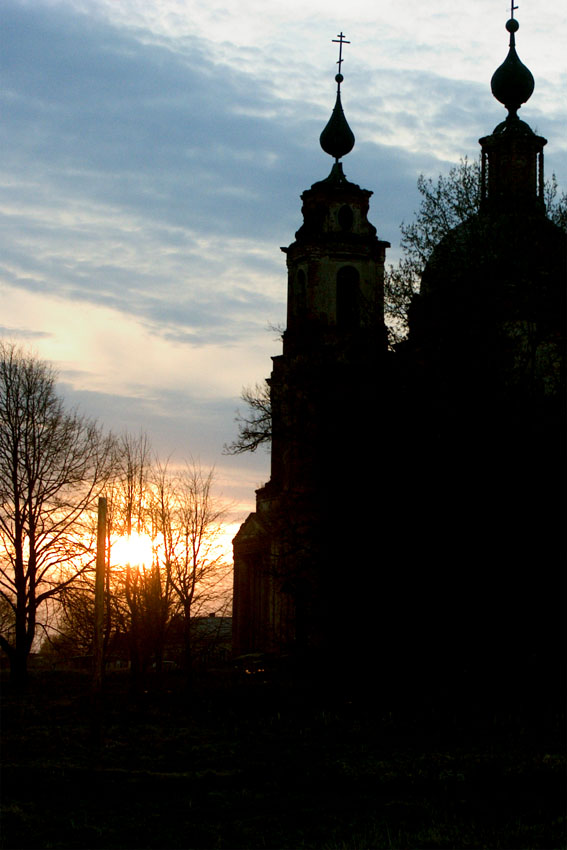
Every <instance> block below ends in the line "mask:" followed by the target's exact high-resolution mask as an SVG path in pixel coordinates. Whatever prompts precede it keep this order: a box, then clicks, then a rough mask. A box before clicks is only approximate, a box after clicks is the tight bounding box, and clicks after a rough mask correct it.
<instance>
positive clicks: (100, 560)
mask: <svg viewBox="0 0 567 850" xmlns="http://www.w3.org/2000/svg"><path fill="white" fill-rule="evenodd" d="M105 566H106V498H105V497H104V496H101V497H100V498H99V500H98V525H97V537H96V576H95V606H94V645H93V691H94V693H95V695H97V694H100V691H101V688H102V672H103V665H104V659H103V645H102V644H103V634H102V632H103V624H104V571H105Z"/></svg>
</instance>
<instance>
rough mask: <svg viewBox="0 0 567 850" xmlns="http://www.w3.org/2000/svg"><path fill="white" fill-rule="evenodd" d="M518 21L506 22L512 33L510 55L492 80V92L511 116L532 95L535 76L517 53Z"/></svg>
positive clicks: (512, 19) (513, 19)
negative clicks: (516, 35) (516, 34)
mask: <svg viewBox="0 0 567 850" xmlns="http://www.w3.org/2000/svg"><path fill="white" fill-rule="evenodd" d="M519 26H520V25H519V23H518V21H516V20H515V18H511V19H510V20H509V21H508V22H507V23H506V29H507V30H508V32H509V33H510V50H509V51H508V56H507V57H506V59H505V60H504V62H503V63H502V65H500V67H499V68H497V69H496V71H495V72H494V74H493V75H492V80H491V81H490V87H491V89H492V94H493V95H494V97H495V98H496V100H499V101H500V103H503V104H504V106H505V107H506V109H507V110H508V112H509V114H510V117H513V116H515V115H516V112H517V110H518V109H519V108H520V106H521V105H522V103H525V102H526V101H527V100H529V98H530V97H531V96H532V92H533V90H534V86H535V83H534V78H533V75H532V72H531V71H530V69H529V68H526V66H525V65H524V63H523V62H521V61H520V58H519V56H518V54H517V53H516V40H515V36H514V34H515V33H516V32H517V30H518V28H519Z"/></svg>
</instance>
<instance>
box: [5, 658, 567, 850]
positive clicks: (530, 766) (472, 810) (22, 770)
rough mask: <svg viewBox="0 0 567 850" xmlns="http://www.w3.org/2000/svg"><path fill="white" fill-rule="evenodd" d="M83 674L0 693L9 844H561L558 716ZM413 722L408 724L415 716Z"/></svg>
mask: <svg viewBox="0 0 567 850" xmlns="http://www.w3.org/2000/svg"><path fill="white" fill-rule="evenodd" d="M128 684H129V680H128V677H127V675H124V674H122V675H121V674H118V673H115V674H112V675H109V676H108V677H107V680H106V682H105V693H104V705H103V718H104V719H103V742H102V746H101V747H100V749H99V750H98V751H97V749H96V747H93V744H92V737H91V725H90V716H91V715H90V697H89V688H90V679H89V677H88V676H85V675H81V674H78V673H56V672H52V673H41V674H39V673H38V674H35V675H34V676H33V677H32V680H31V682H30V687H29V690H28V693H27V694H26V696H25V697H23V698H18V697H17V696H16V695H15V694H13V693H12V692H11V689H10V687H9V684H8V683H7V680H4V682H3V689H2V704H3V722H2V733H3V734H2V737H3V747H2V763H3V768H2V772H3V776H2V795H1V799H2V841H1V846H2V847H3V848H5V850H15V848H105V850H106V848H108V850H110V848H235V849H236V848H361V850H362V848H413V850H415V849H416V848H434V847H446V848H491V850H496V848H514V850H518V849H519V848H547V849H548V850H549V848H561V847H564V846H565V799H566V796H565V790H566V783H565V750H564V744H563V740H562V738H563V735H562V733H563V728H562V725H561V721H560V720H558V719H555V720H552V721H549V720H547V721H546V722H544V723H540V724H538V725H537V726H533V724H532V728H530V722H529V721H526V720H525V719H522V718H520V717H519V716H513V715H511V714H509V713H508V714H505V713H500V714H498V713H494V714H492V715H491V716H488V715H485V716H484V717H483V716H481V715H477V716H475V717H474V718H472V719H471V718H469V720H468V721H467V722H466V723H462V722H459V721H458V719H457V718H456V716H455V712H454V711H452V710H450V711H447V712H445V713H444V716H443V717H441V715H440V713H439V712H432V711H431V710H429V711H425V710H424V711H422V712H421V713H420V712H416V711H415V710H413V709H412V708H411V706H410V705H409V703H406V705H405V707H404V706H397V707H395V706H392V705H390V706H388V705H387V701H386V700H385V698H384V697H380V694H377V693H371V692H370V691H369V692H367V693H365V692H364V690H365V689H364V688H359V690H358V693H356V692H355V691H354V690H352V692H347V690H348V691H351V689H350V688H346V689H344V690H343V692H342V693H341V694H340V695H337V694H333V695H331V694H329V693H326V692H325V688H324V687H323V688H321V687H320V686H319V685H317V684H316V683H310V684H308V683H307V682H306V681H303V682H299V681H297V680H294V681H290V680H289V677H287V678H286V677H282V676H281V675H277V676H271V677H270V678H269V680H268V681H266V680H265V678H264V674H263V673H256V674H250V675H246V674H245V673H240V674H238V675H236V674H234V672H231V671H229V670H227V671H224V672H217V673H215V674H209V675H208V676H207V677H206V678H204V679H201V680H198V681H197V682H196V684H195V688H194V693H193V696H192V697H191V698H190V699H189V698H188V697H187V696H186V695H185V692H184V690H183V681H182V679H181V677H180V676H177V675H176V674H175V673H169V674H167V677H166V678H165V679H164V680H163V681H162V682H161V686H160V687H159V688H158V687H157V684H158V683H157V682H156V680H155V677H154V678H149V679H148V681H147V683H146V690H145V692H143V693H141V694H140V695H139V696H137V697H134V696H132V695H131V694H129V691H128ZM418 714H420V716H417V715H418Z"/></svg>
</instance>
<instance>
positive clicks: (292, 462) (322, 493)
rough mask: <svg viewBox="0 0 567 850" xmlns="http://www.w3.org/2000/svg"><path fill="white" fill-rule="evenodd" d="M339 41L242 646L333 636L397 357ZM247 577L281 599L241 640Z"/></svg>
mask: <svg viewBox="0 0 567 850" xmlns="http://www.w3.org/2000/svg"><path fill="white" fill-rule="evenodd" d="M336 41H337V43H338V44H339V60H338V63H337V64H338V65H339V73H337V75H336V77H335V81H336V83H337V92H336V101H335V106H334V109H333V112H332V114H331V117H330V119H329V121H328V123H327V125H326V127H325V128H324V130H323V132H322V133H321V136H320V144H321V147H322V148H323V150H324V151H325V152H326V153H327V154H329V155H330V156H331V157H332V158H333V159H334V163H333V165H332V168H331V171H330V174H329V175H328V177H326V178H325V179H324V180H320V181H319V182H317V183H314V184H313V185H312V186H311V188H310V189H307V190H306V191H304V192H303V194H302V195H301V200H302V202H303V206H302V214H303V223H302V225H301V227H300V228H299V230H298V231H297V232H296V234H295V241H294V242H292V244H291V245H289V247H287V248H282V249H281V250H282V251H283V252H284V253H285V255H286V260H287V271H288V284H287V326H286V330H285V332H284V334H283V351H282V354H281V355H279V356H276V357H274V358H272V359H273V370H272V374H271V377H270V379H269V384H270V398H271V406H272V453H271V477H270V481H269V482H268V484H266V486H265V487H263V488H262V489H261V490H259V491H257V510H256V513H255V514H252V515H251V516H250V517H249V518H248V520H247V521H246V523H245V524H244V525H243V526H242V528H241V530H240V532H239V534H238V535H237V537H236V538H235V540H234V553H235V602H234V606H235V621H236V628H235V640H236V643H237V651H242V652H244V651H251V650H254V649H259V648H260V649H263V648H266V641H267V642H268V644H269V640H270V639H269V638H268V637H267V636H268V635H269V634H271V635H272V637H273V643H274V645H278V646H279V647H282V646H286V645H287V646H288V647H289V646H293V645H295V646H298V645H300V644H301V645H302V647H307V648H309V647H314V646H320V645H322V644H325V643H326V642H327V635H326V632H327V626H328V623H329V622H330V621H331V620H332V618H333V611H334V606H335V604H336V603H337V600H336V599H334V598H333V597H334V590H333V587H334V588H338V587H339V583H338V582H334V580H333V571H334V570H335V568H336V569H339V568H342V567H343V566H344V557H345V556H346V553H347V550H349V552H350V554H349V557H351V558H352V557H353V543H352V539H351V535H350V533H346V532H345V533H344V534H343V535H342V536H337V534H336V529H337V522H339V513H341V515H342V517H341V520H342V522H343V523H344V527H345V528H348V529H351V528H352V522H354V504H355V502H356V504H357V505H358V502H357V500H356V499H355V500H354V501H353V500H352V494H353V493H354V492H357V491H358V490H359V489H361V490H364V487H363V482H362V477H363V474H364V475H366V474H367V473H368V461H367V455H368V453H367V446H368V444H369V441H371V442H372V441H373V440H375V439H376V425H375V415H376V414H375V411H376V408H377V406H379V404H380V400H379V393H380V375H381V374H383V372H384V364H385V359H386V356H387V334H386V329H385V325H384V294H383V281H384V259H385V251H386V248H387V247H388V246H389V243H388V242H384V241H381V240H380V239H378V237H377V235H376V228H375V227H374V226H373V225H372V224H371V223H370V221H369V220H368V210H369V200H370V197H371V195H372V192H370V191H369V190H367V189H361V188H360V186H358V185H356V184H355V183H351V182H350V181H349V180H348V179H347V178H346V176H345V174H344V171H343V165H342V162H341V161H340V160H341V158H342V157H344V156H346V155H347V154H348V153H349V152H350V151H351V150H352V148H353V147H354V142H355V139H354V135H353V133H352V130H351V129H350V127H349V125H348V122H347V120H346V118H345V115H344V112H343V108H342V103H341V84H342V83H343V80H344V77H343V74H342V73H341V66H342V63H343V61H344V60H343V56H342V51H343V45H344V44H348V43H349V42H347V41H345V38H344V35H343V34H342V33H340V35H339V36H338V37H337V39H336ZM348 494H350V496H349V495H348ZM351 510H352V512H353V517H352V518H351V520H348V519H347V517H346V513H349V511H351ZM359 511H360V509H359V507H357V512H358V513H359ZM345 512H346V513H345ZM253 561H254V563H255V564H256V567H254V569H253V570H252V568H251V567H250V564H251V563H252V562H253ZM339 564H340V567H339ZM259 570H260V571H261V575H260V574H259V572H258V571H259ZM247 572H248V574H249V575H250V576H251V575H252V572H254V573H255V575H256V578H255V579H254V580H255V581H256V582H257V590H256V591H255V592H256V593H257V594H258V593H260V595H261V594H262V593H267V594H268V596H269V597H270V599H269V601H267V600H265V601H264V602H262V603H261V604H260V607H261V606H262V605H263V606H264V608H263V610H264V611H265V614H264V615H262V616H263V622H262V623H260V622H259V621H258V627H257V628H255V629H250V627H249V625H248V626H246V627H245V626H244V625H242V629H243V630H244V628H246V629H247V630H248V631H247V638H246V640H240V642H239V636H238V628H239V626H238V623H239V622H240V623H242V624H244V622H246V623H248V624H249V623H250V621H251V619H253V618H254V617H255V616H256V614H255V613H254V610H256V609H257V607H258V606H257V604H256V603H253V602H250V603H248V602H247V601H245V600H246V598H247V597H249V596H250V593H249V592H248V590H246V589H245V584H246V582H244V583H243V576H244V575H245V573H247ZM239 588H244V589H242V590H239ZM258 588H260V589H258ZM247 608H249V609H250V610H248V611H247V612H246V609H247ZM252 609H254V610H252ZM284 610H285V612H286V613H285V615H284V614H283V613H282V612H284ZM270 612H271V613H270ZM274 612H275V613H274ZM276 621H277V622H276ZM254 631H255V634H253V633H252V632H254ZM242 634H244V631H242Z"/></svg>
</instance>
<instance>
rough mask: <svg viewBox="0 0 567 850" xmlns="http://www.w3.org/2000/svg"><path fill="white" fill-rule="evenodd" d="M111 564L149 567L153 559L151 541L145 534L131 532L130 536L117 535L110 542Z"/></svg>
mask: <svg viewBox="0 0 567 850" xmlns="http://www.w3.org/2000/svg"><path fill="white" fill-rule="evenodd" d="M110 558H111V562H112V564H115V565H119V566H125V565H126V564H130V566H136V567H150V566H151V565H152V561H153V542H152V539H151V537H150V536H149V535H147V534H136V533H134V534H131V535H130V537H117V538H116V539H115V540H114V541H113V542H112V548H111V555H110Z"/></svg>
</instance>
